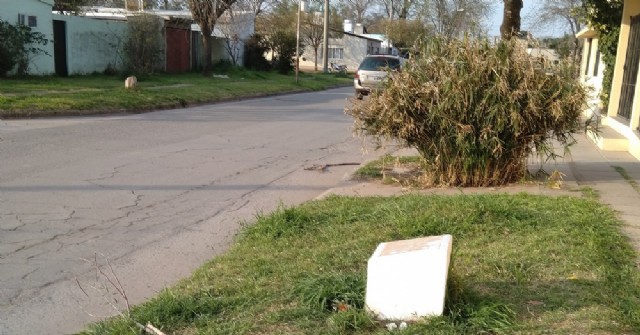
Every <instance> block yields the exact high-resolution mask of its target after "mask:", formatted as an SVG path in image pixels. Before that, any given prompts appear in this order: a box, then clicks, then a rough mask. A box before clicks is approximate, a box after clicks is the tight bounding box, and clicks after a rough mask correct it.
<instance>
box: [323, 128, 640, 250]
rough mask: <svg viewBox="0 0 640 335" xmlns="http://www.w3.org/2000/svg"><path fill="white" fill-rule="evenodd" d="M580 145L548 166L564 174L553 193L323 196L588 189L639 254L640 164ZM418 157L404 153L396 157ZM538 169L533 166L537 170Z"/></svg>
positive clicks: (366, 191) (386, 188)
mask: <svg viewBox="0 0 640 335" xmlns="http://www.w3.org/2000/svg"><path fill="white" fill-rule="evenodd" d="M576 140H577V141H578V142H577V143H576V144H575V145H574V146H572V147H571V155H570V156H569V157H566V158H565V159H564V160H562V159H560V160H559V161H558V162H555V163H554V162H551V163H547V164H546V165H545V166H544V169H545V170H546V171H547V172H552V171H554V170H555V169H557V170H558V171H560V172H562V173H563V174H564V178H563V180H562V187H561V188H560V189H552V188H550V187H548V186H547V185H512V186H506V187H491V188H432V189H426V190H416V189H406V188H403V187H400V186H390V185H383V184H380V183H368V182H353V181H348V182H345V184H344V185H343V186H341V187H337V188H333V189H330V190H328V191H327V192H325V193H323V194H322V195H320V196H319V197H318V198H323V197H326V196H329V195H348V196H396V195H402V194H407V193H420V194H438V195H453V194H477V193H521V192H528V193H532V194H540V195H550V196H558V195H572V196H580V195H581V193H580V190H581V189H582V188H584V187H589V188H591V189H593V190H595V191H596V192H597V193H598V194H599V199H600V201H601V202H602V203H604V204H607V205H609V206H610V207H611V208H612V209H613V210H615V211H616V212H618V214H619V218H620V219H622V220H623V222H624V225H623V228H622V230H623V232H624V233H625V234H626V235H627V236H629V238H630V241H631V243H632V245H633V247H634V249H635V250H636V251H638V252H639V253H640V161H638V160H637V159H635V158H634V157H633V156H631V155H630V154H629V153H628V152H612V151H600V150H599V149H598V148H597V147H596V146H595V144H593V143H592V142H591V141H590V140H589V139H588V138H587V137H586V136H585V135H583V134H577V135H576ZM407 154H415V153H413V152H412V151H410V150H401V151H400V152H398V153H396V156H400V155H407ZM538 167H539V165H535V164H531V165H530V168H531V169H532V170H533V169H536V168H538Z"/></svg>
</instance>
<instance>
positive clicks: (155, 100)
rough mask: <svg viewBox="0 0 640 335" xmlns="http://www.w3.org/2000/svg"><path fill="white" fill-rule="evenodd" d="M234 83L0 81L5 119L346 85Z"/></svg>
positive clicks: (263, 75)
mask: <svg viewBox="0 0 640 335" xmlns="http://www.w3.org/2000/svg"><path fill="white" fill-rule="evenodd" d="M226 74H227V75H228V76H229V79H222V78H214V77H204V76H202V75H201V74H197V73H188V74H178V75H169V74H157V75H152V76H149V77H146V78H142V79H141V80H139V82H138V88H137V89H135V90H127V89H125V88H124V79H123V78H121V77H119V76H104V75H91V76H78V77H69V78H60V77H27V78H14V79H3V80H0V118H10V117H38V116H53V115H88V114H100V113H121V112H140V111H145V110H152V109H162V108H175V107H185V106H189V105H194V104H200V103H208V102H217V101H224V100H229V99H237V98H243V97H255V96H264V95H269V94H276V93H281V92H296V91H309V90H322V89H326V88H328V87H332V86H336V85H346V84H349V83H350V79H348V78H344V77H339V76H335V75H333V74H305V73H303V74H301V75H300V80H299V84H296V83H295V80H294V77H293V76H292V75H289V76H285V75H280V74H277V73H272V72H255V71H249V70H244V69H232V70H230V71H229V72H227V73H226Z"/></svg>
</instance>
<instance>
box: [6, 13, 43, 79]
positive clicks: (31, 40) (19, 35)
mask: <svg viewBox="0 0 640 335" xmlns="http://www.w3.org/2000/svg"><path fill="white" fill-rule="evenodd" d="M48 43H49V40H47V39H46V37H45V35H44V34H42V33H40V32H34V31H31V27H27V26H25V25H21V24H19V25H15V26H14V25H12V24H10V23H8V22H6V21H3V20H0V77H6V76H7V73H8V72H9V71H11V70H13V69H16V70H17V73H18V74H20V75H23V74H27V73H28V72H29V63H30V60H31V58H32V57H33V56H35V55H40V54H44V55H48V53H47V52H46V51H45V50H44V49H42V48H41V46H45V45H47V44H48ZM16 66H17V68H16Z"/></svg>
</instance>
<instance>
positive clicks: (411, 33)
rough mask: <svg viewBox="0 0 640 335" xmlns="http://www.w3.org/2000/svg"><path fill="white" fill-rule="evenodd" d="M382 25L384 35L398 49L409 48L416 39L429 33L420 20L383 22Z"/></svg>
mask: <svg viewBox="0 0 640 335" xmlns="http://www.w3.org/2000/svg"><path fill="white" fill-rule="evenodd" d="M384 25H385V28H384V33H385V34H386V35H387V37H388V38H389V40H391V41H392V42H393V45H394V46H395V47H396V48H398V49H408V48H411V47H412V46H413V45H414V43H415V42H416V41H417V40H418V39H420V38H424V37H426V36H427V35H428V34H429V32H430V30H429V29H428V28H427V26H426V25H425V24H424V23H423V22H422V21H420V20H406V19H405V20H385V21H384Z"/></svg>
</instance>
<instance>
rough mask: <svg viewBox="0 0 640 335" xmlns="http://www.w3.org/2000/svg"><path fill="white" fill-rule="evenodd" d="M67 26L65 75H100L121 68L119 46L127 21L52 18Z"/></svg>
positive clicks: (124, 37) (125, 30) (70, 17)
mask: <svg viewBox="0 0 640 335" xmlns="http://www.w3.org/2000/svg"><path fill="white" fill-rule="evenodd" d="M53 19H54V20H61V21H65V22H66V25H67V68H68V72H69V74H70V75H71V74H90V73H93V72H102V71H104V70H105V69H106V68H107V67H111V68H115V69H119V68H120V67H121V66H122V61H123V59H122V56H123V55H122V54H121V50H122V44H123V43H124V41H125V39H126V34H127V22H126V21H112V20H111V21H110V20H98V19H92V18H87V17H78V16H66V15H54V16H53Z"/></svg>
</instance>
